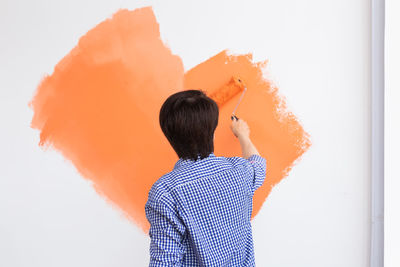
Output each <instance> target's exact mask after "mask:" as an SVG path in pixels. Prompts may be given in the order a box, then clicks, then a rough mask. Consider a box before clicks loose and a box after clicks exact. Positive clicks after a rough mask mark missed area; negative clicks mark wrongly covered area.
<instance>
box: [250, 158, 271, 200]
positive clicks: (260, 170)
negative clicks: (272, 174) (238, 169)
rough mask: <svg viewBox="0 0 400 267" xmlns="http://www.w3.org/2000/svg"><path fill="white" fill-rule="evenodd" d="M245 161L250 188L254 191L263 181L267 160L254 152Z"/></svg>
mask: <svg viewBox="0 0 400 267" xmlns="http://www.w3.org/2000/svg"><path fill="white" fill-rule="evenodd" d="M247 163H248V167H249V169H250V174H251V178H252V186H253V188H252V189H253V192H255V191H256V190H257V188H259V187H260V186H261V185H262V184H263V183H264V180H265V175H266V172H267V162H266V160H265V159H264V158H263V157H261V156H259V155H257V154H254V155H251V156H250V157H249V158H248V159H247Z"/></svg>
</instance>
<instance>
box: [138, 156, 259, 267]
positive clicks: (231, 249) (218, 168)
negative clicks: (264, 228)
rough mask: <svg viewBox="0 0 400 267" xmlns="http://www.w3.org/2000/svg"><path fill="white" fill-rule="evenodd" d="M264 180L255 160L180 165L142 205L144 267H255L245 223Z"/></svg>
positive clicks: (219, 159) (158, 183) (210, 158)
mask: <svg viewBox="0 0 400 267" xmlns="http://www.w3.org/2000/svg"><path fill="white" fill-rule="evenodd" d="M265 174H266V160H265V159H264V158H262V157H261V156H259V155H252V156H250V157H249V158H248V159H245V158H242V157H216V156H215V155H214V153H211V154H210V155H209V156H208V157H207V158H204V159H199V158H198V159H197V161H194V160H188V159H186V160H182V159H179V160H178V161H177V162H176V164H175V166H174V168H173V170H172V171H171V172H169V173H167V174H165V175H163V176H162V177H161V178H159V179H158V180H157V181H156V182H155V183H154V184H153V186H152V188H151V189H150V192H149V195H148V200H147V203H146V205H145V212H146V217H147V220H148V221H149V222H150V231H149V236H150V239H151V242H150V265H149V266H150V267H152V266H255V262H254V249H253V237H252V230H251V224H250V217H251V212H252V208H253V201H252V199H253V195H254V191H255V190H256V189H257V188H258V187H260V186H261V185H262V184H263V182H264V179H265Z"/></svg>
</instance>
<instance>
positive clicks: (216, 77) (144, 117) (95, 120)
mask: <svg viewBox="0 0 400 267" xmlns="http://www.w3.org/2000/svg"><path fill="white" fill-rule="evenodd" d="M225 61H227V62H228V63H227V64H224V62H225ZM261 68H262V64H252V63H251V61H250V58H249V56H238V57H227V56H226V54H225V52H222V53H221V54H219V55H217V56H216V57H213V58H212V59H210V60H208V61H206V62H205V63H202V64H200V65H198V66H197V67H195V68H194V69H193V70H191V71H189V72H188V73H187V74H186V75H184V70H183V65H182V62H181V59H180V58H179V57H178V56H175V55H173V54H172V53H171V51H170V50H169V49H168V48H167V47H166V46H165V45H164V44H163V43H162V41H161V39H160V32H159V25H158V24H157V22H156V19H155V17H154V14H153V12H152V9H151V8H142V9H137V10H134V11H127V10H121V11H118V12H117V13H116V14H114V16H113V17H112V18H111V19H107V20H105V21H104V22H102V23H100V24H99V25H97V26H96V27H95V28H94V29H92V30H90V31H89V32H88V33H87V34H86V35H85V36H83V37H82V38H81V39H80V40H79V43H78V45H77V46H76V47H75V48H74V49H73V50H72V51H71V52H70V53H69V54H68V55H67V56H65V57H64V58H63V59H62V60H61V61H60V62H59V63H58V64H57V65H56V67H55V69H54V72H53V74H51V75H50V76H47V77H45V78H44V79H43V80H42V82H41V83H40V85H39V86H38V89H37V92H36V94H35V96H34V98H33V99H32V101H31V102H30V103H29V105H30V106H31V107H32V109H33V111H34V117H33V119H32V122H31V127H33V128H36V129H39V130H40V145H41V146H45V145H46V146H47V147H49V146H52V147H53V148H55V149H56V150H57V151H59V152H60V153H62V155H63V156H64V157H65V158H67V159H68V160H70V161H71V162H72V163H73V165H74V166H75V167H76V168H77V170H78V171H79V173H80V174H81V175H82V176H83V177H85V178H87V179H89V180H90V181H92V183H93V186H94V188H95V189H96V190H97V192H99V193H100V194H101V195H102V196H104V197H105V198H106V199H107V200H109V201H110V202H111V203H112V204H113V205H116V206H117V207H119V208H120V209H121V210H122V211H124V213H125V214H126V215H127V216H128V217H129V218H130V219H132V220H133V221H135V223H136V224H137V225H139V226H140V227H141V228H142V229H143V230H144V231H146V232H147V230H148V228H149V225H148V222H147V220H146V218H145V214H144V204H145V202H146V200H147V194H148V191H149V189H150V187H151V185H152V184H153V183H154V182H155V181H156V180H157V179H158V178H159V177H160V176H162V175H163V174H165V173H166V172H169V171H171V170H172V168H173V165H174V164H175V162H176V161H177V160H178V157H177V156H176V154H175V152H174V151H173V149H172V148H171V147H170V145H169V143H168V141H167V140H166V138H165V137H164V136H163V134H162V132H161V129H160V127H159V124H158V112H159V109H160V107H161V105H162V103H163V101H164V100H165V99H166V98H167V97H168V96H169V95H171V94H172V93H174V92H177V91H180V90H182V89H183V88H184V87H183V84H185V87H186V88H201V89H205V90H207V91H208V92H210V93H211V92H212V91H213V90H215V89H216V88H220V87H221V86H223V85H224V83H226V82H227V81H229V79H230V78H231V77H232V75H237V76H240V77H241V78H242V79H244V81H245V83H246V85H247V87H248V90H247V92H246V95H245V97H244V99H243V101H242V103H241V104H240V106H239V108H238V111H237V115H238V116H239V117H240V116H243V118H244V119H246V120H247V121H248V123H249V125H250V127H251V131H252V133H251V135H252V138H253V140H254V143H255V144H256V145H257V147H258V148H259V150H260V152H261V153H262V154H263V155H264V156H265V157H266V158H267V160H268V167H269V170H268V172H267V180H266V183H265V184H264V185H263V186H262V187H261V188H260V189H259V190H258V191H257V193H256V195H255V199H254V203H255V206H254V211H255V213H253V216H254V215H255V214H256V213H257V211H258V210H259V209H260V207H261V204H262V203H263V202H264V201H265V198H266V197H267V195H268V193H269V191H270V190H271V185H273V184H275V183H277V182H279V180H280V179H282V178H283V177H284V176H285V175H286V174H287V171H288V170H289V169H290V167H291V166H292V164H293V162H294V161H295V160H296V159H297V158H298V157H299V156H300V155H301V154H302V153H303V152H304V151H305V150H306V148H307V147H308V146H309V142H308V139H307V135H306V134H305V132H304V131H303V129H302V127H301V126H300V125H299V124H298V122H297V120H296V119H295V117H294V116H293V115H292V114H290V113H289V114H286V115H282V114H281V113H280V112H279V111H278V108H279V107H280V106H279V104H280V103H282V102H281V100H280V98H279V97H278V96H277V95H276V91H274V90H275V89H274V90H272V89H271V87H270V85H269V83H268V82H267V81H265V80H264V79H263V78H262V75H261ZM238 97H239V96H238V95H237V96H235V97H234V98H232V99H231V100H229V101H228V102H227V103H226V104H224V105H223V106H222V107H221V109H220V113H221V117H220V124H219V126H218V127H217V131H216V140H215V148H216V154H220V155H224V156H233V155H240V148H239V143H238V142H237V140H235V138H234V136H233V134H232V133H231V132H230V129H229V122H230V119H229V118H230V112H232V109H233V107H234V105H235V104H236V101H237V99H238ZM71 197H73V196H71Z"/></svg>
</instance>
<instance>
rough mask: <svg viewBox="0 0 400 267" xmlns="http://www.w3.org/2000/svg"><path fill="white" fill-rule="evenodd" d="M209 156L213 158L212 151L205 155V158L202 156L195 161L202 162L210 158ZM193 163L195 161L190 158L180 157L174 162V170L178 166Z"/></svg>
mask: <svg viewBox="0 0 400 267" xmlns="http://www.w3.org/2000/svg"><path fill="white" fill-rule="evenodd" d="M197 158H198V159H199V158H200V156H198V157H197ZM211 158H215V155H214V153H213V152H211V153H210V154H209V155H208V157H206V158H204V159H201V160H197V162H204V161H206V160H209V159H211ZM193 163H195V161H194V160H191V159H182V158H180V159H179V160H178V161H177V162H176V163H175V166H174V170H176V169H178V168H181V167H184V166H188V165H191V164H193Z"/></svg>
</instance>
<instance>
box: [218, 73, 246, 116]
mask: <svg viewBox="0 0 400 267" xmlns="http://www.w3.org/2000/svg"><path fill="white" fill-rule="evenodd" d="M246 90H247V88H246V86H245V84H244V82H243V81H242V80H241V79H240V78H239V77H232V78H231V79H230V80H229V82H228V83H227V84H225V85H224V86H222V87H221V88H219V89H218V90H216V91H215V92H213V93H212V94H211V95H210V97H211V98H212V99H213V100H214V101H215V102H216V103H217V105H218V107H221V106H222V105H224V104H225V103H227V102H228V101H229V100H230V99H232V98H233V97H234V96H235V95H237V94H239V93H240V92H241V91H243V92H242V94H241V96H240V98H239V101H238V102H237V104H236V106H235V108H234V110H233V112H232V115H231V120H233V119H236V120H238V119H239V118H238V117H236V115H235V112H236V110H237V108H238V106H239V104H240V102H241V101H242V99H243V96H244V93H245V92H246Z"/></svg>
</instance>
